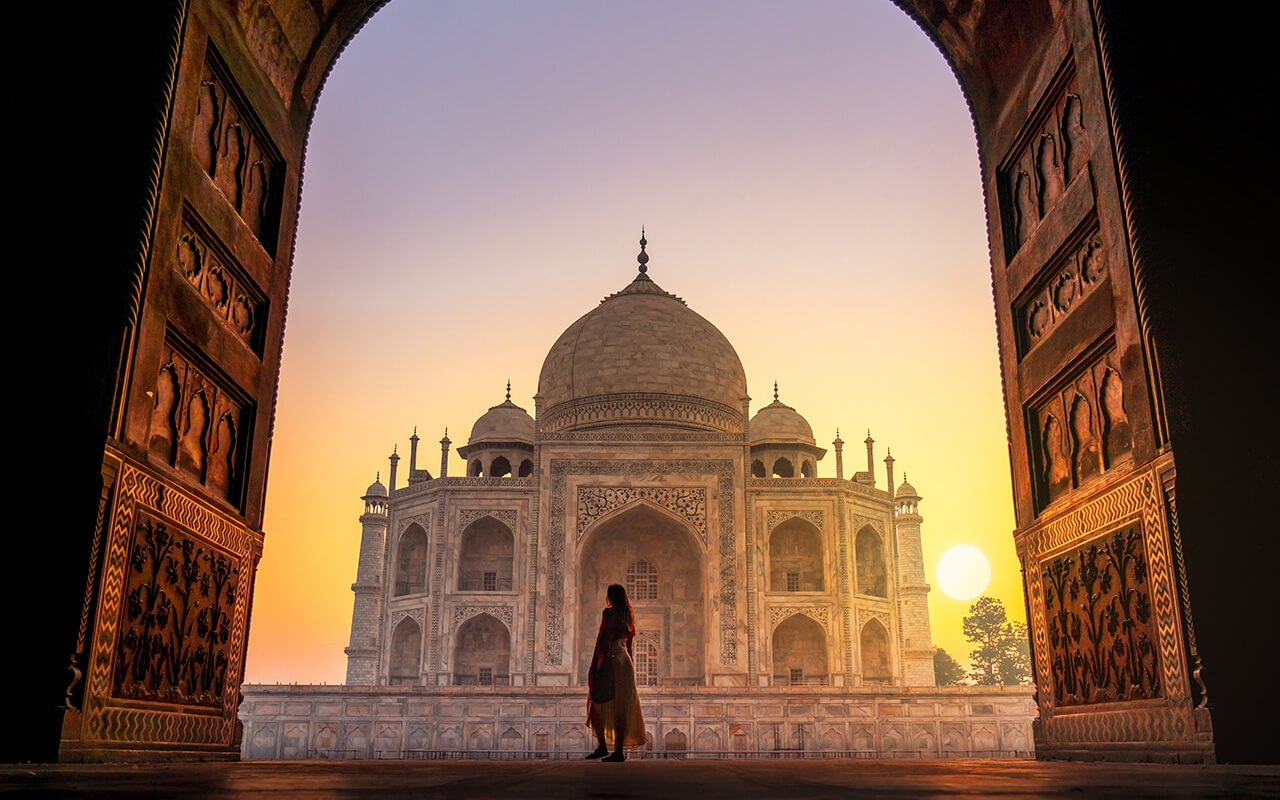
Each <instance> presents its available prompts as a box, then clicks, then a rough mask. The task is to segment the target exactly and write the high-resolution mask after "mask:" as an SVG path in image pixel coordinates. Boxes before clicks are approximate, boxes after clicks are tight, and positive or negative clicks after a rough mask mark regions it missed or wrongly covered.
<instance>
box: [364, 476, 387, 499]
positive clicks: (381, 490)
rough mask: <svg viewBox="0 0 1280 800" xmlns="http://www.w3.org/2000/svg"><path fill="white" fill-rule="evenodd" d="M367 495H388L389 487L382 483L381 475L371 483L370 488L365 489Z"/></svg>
mask: <svg viewBox="0 0 1280 800" xmlns="http://www.w3.org/2000/svg"><path fill="white" fill-rule="evenodd" d="M364 496H365V497H386V496H387V487H385V486H383V485H382V480H381V476H379V479H376V480H374V482H373V483H371V484H369V488H368V489H365V490H364Z"/></svg>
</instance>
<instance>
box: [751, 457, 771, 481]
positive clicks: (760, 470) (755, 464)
mask: <svg viewBox="0 0 1280 800" xmlns="http://www.w3.org/2000/svg"><path fill="white" fill-rule="evenodd" d="M751 477H753V478H767V477H769V476H768V475H766V474H765V471H764V462H763V461H761V460H760V459H756V460H755V461H752V462H751Z"/></svg>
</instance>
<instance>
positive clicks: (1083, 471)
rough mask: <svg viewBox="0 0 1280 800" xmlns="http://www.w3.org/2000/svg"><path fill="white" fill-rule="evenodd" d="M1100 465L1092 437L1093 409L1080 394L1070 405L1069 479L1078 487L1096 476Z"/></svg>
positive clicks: (1095, 441)
mask: <svg viewBox="0 0 1280 800" xmlns="http://www.w3.org/2000/svg"><path fill="white" fill-rule="evenodd" d="M1101 468H1102V464H1101V461H1100V459H1099V453H1098V438H1097V436H1095V435H1094V428H1093V408H1092V406H1090V404H1089V401H1088V400H1087V399H1085V396H1084V395H1082V394H1077V395H1076V398H1075V400H1074V401H1073V402H1072V403H1071V478H1072V481H1073V482H1074V484H1075V485H1076V486H1080V485H1081V484H1083V483H1084V482H1085V481H1087V480H1088V479H1089V478H1092V477H1093V476H1094V475H1097V474H1098V472H1099V471H1100V470H1101Z"/></svg>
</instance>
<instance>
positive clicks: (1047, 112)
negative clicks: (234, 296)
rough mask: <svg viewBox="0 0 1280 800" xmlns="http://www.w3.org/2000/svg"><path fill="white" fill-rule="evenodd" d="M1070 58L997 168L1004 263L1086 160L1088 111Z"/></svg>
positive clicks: (1038, 222)
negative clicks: (1002, 214)
mask: <svg viewBox="0 0 1280 800" xmlns="http://www.w3.org/2000/svg"><path fill="white" fill-rule="evenodd" d="M1089 113H1091V111H1090V110H1089V109H1086V108H1085V107H1084V104H1083V102H1082V101H1081V98H1080V90H1079V86H1078V82H1077V80H1076V74H1075V68H1074V65H1073V64H1071V63H1067V64H1066V65H1064V66H1063V68H1062V70H1061V71H1060V72H1059V74H1058V76H1057V78H1056V79H1055V80H1054V81H1053V83H1052V84H1051V85H1050V87H1049V88H1048V89H1047V90H1046V91H1045V95H1044V97H1043V98H1041V100H1040V103H1039V104H1038V106H1037V108H1036V110H1035V111H1034V112H1033V113H1032V114H1031V116H1030V118H1029V119H1028V122H1027V125H1026V127H1025V128H1024V129H1023V131H1022V133H1021V134H1020V135H1019V137H1018V139H1017V140H1016V142H1015V143H1014V145H1013V147H1012V148H1011V150H1010V152H1009V154H1008V155H1007V156H1006V157H1005V159H1004V161H1003V163H1002V164H1001V167H1000V170H999V180H1000V184H1001V187H1000V191H1001V201H1002V203H1001V205H1002V206H1003V209H1004V221H1005V226H1004V227H1005V240H1006V241H1005V255H1006V259H1005V260H1006V263H1007V262H1008V261H1009V260H1011V259H1012V258H1013V254H1014V253H1016V252H1017V251H1018V249H1019V248H1020V247H1021V246H1022V244H1023V242H1025V241H1027V239H1029V238H1031V234H1032V232H1033V231H1034V230H1035V229H1036V227H1037V226H1038V225H1039V224H1040V220H1041V219H1043V218H1044V217H1045V216H1047V215H1048V213H1049V212H1050V211H1051V210H1052V209H1053V206H1054V204H1055V203H1056V202H1057V200H1058V198H1059V197H1061V196H1062V194H1063V192H1064V191H1065V189H1066V187H1067V186H1068V185H1069V184H1070V183H1071V181H1072V180H1073V179H1074V178H1075V177H1076V175H1078V174H1079V173H1080V172H1081V171H1083V170H1084V168H1085V165H1086V164H1087V163H1088V159H1089V151H1090V149H1091V145H1090V142H1089V134H1088V130H1087V124H1086V123H1087V115H1088V114H1089Z"/></svg>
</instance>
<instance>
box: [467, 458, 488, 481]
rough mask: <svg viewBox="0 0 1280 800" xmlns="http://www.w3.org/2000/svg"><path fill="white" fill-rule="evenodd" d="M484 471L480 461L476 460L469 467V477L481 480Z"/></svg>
mask: <svg viewBox="0 0 1280 800" xmlns="http://www.w3.org/2000/svg"><path fill="white" fill-rule="evenodd" d="M483 471H484V467H482V466H480V459H478V458H477V459H476V460H475V461H472V462H471V463H470V464H468V465H467V477H468V478H479V477H480V473H481V472H483Z"/></svg>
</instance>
